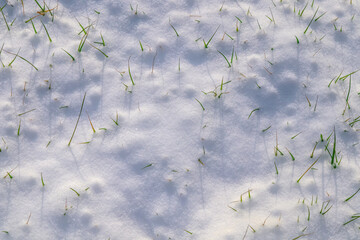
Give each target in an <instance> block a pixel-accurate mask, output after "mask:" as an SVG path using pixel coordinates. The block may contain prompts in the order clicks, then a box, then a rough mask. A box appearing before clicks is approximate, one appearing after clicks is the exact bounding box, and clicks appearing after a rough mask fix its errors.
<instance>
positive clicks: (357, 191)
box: [345, 188, 360, 202]
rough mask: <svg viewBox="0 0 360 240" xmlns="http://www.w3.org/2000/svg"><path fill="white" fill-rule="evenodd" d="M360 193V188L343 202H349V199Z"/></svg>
mask: <svg viewBox="0 0 360 240" xmlns="http://www.w3.org/2000/svg"><path fill="white" fill-rule="evenodd" d="M359 191H360V188H359V189H358V190H357V191H356V192H355V193H354V194H353V195H351V196H350V197H348V198H347V199H345V202H347V201H349V200H350V199H351V198H353V197H354V196H355V195H356V194H357V193H358V192H359Z"/></svg>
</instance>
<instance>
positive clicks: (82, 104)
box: [68, 92, 86, 147]
mask: <svg viewBox="0 0 360 240" xmlns="http://www.w3.org/2000/svg"><path fill="white" fill-rule="evenodd" d="M85 97H86V92H85V94H84V98H83V100H82V103H81V108H80V113H79V116H78V119H77V121H76V124H75V128H74V131H73V133H72V135H71V138H70V140H69V143H68V146H69V147H70V144H71V141H72V139H73V137H74V135H75V131H76V128H77V125H78V123H79V120H80V116H81V113H82V110H83V107H84V102H85Z"/></svg>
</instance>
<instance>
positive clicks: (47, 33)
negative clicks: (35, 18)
mask: <svg viewBox="0 0 360 240" xmlns="http://www.w3.org/2000/svg"><path fill="white" fill-rule="evenodd" d="M40 22H41V24H42V25H43V27H44V29H45V32H46V35H47V36H48V38H49V41H50V42H52V40H51V37H50V35H49V32H48V30H47V28H46V27H45V24H44V23H43V22H42V21H40Z"/></svg>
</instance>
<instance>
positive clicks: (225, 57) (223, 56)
mask: <svg viewBox="0 0 360 240" xmlns="http://www.w3.org/2000/svg"><path fill="white" fill-rule="evenodd" d="M217 51H218V52H219V53H220V54H221V55H222V56H223V57H224V58H225V60H226V62H227V64H228V65H229V68H230V67H231V64H230V62H229V60H228V59H227V58H226V57H225V55H224V54H223V53H222V52H220V51H219V50H217Z"/></svg>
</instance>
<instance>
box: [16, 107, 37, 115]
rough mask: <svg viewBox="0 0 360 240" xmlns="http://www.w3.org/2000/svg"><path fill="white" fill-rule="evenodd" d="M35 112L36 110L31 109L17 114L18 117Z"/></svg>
mask: <svg viewBox="0 0 360 240" xmlns="http://www.w3.org/2000/svg"><path fill="white" fill-rule="evenodd" d="M35 110H36V108H34V109H31V110H29V111H26V112H23V113H19V114H18V116H22V115H24V114H27V113H29V112H32V111H35Z"/></svg>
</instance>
